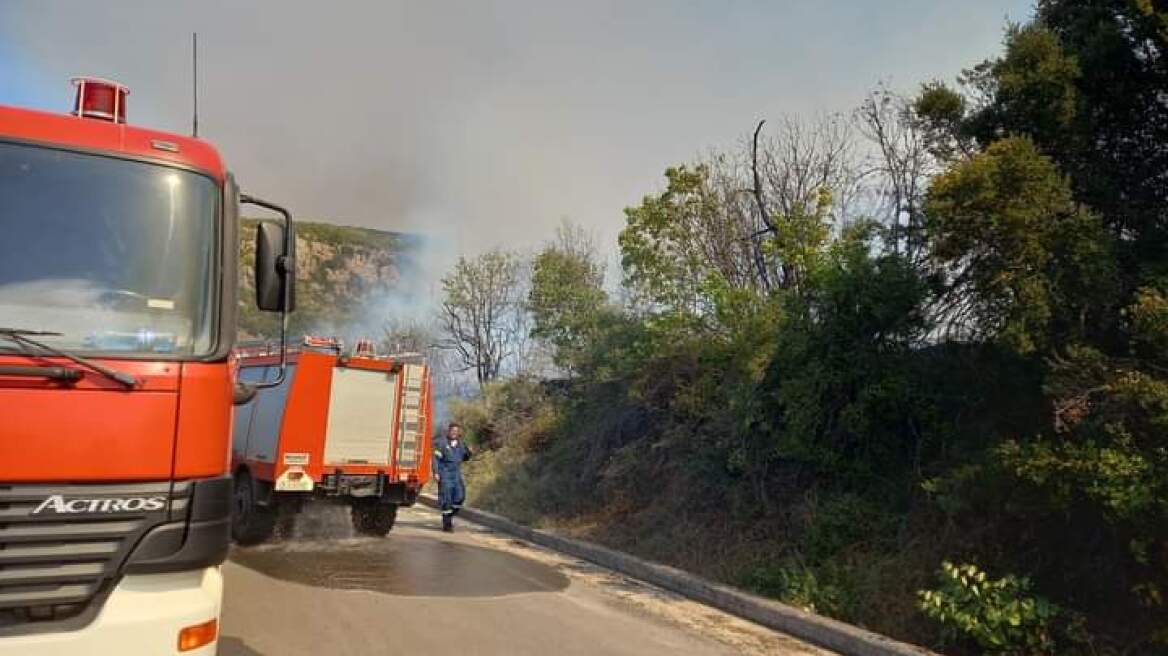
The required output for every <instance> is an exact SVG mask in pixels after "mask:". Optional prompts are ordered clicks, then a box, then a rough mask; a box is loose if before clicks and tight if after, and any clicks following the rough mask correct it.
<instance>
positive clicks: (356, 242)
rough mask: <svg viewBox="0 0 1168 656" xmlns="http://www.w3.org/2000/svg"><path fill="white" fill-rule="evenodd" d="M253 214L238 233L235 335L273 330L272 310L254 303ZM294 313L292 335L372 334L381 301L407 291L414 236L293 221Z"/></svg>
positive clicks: (417, 244)
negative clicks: (237, 296) (294, 257)
mask: <svg viewBox="0 0 1168 656" xmlns="http://www.w3.org/2000/svg"><path fill="white" fill-rule="evenodd" d="M256 222H257V220H256V219H244V220H243V227H242V231H241V233H242V234H241V237H240V261H241V268H242V272H241V275H240V300H239V335H240V337H241V338H243V339H251V338H256V337H273V336H275V335H277V334H278V331H279V325H278V323H277V315H272V314H267V313H263V312H260V311H259V310H257V309H256V307H255V281H254V277H253V266H254V262H255V228H256ZM296 231H297V233H296V256H297V272H296V282H297V288H296V303H297V305H296V311H295V312H294V313H293V314H292V316H291V317H290V323H289V331H290V333H291V334H292V335H299V334H305V333H321V334H329V335H333V334H336V335H341V336H342V337H348V338H351V337H352V336H353V335H355V334H362V333H369V334H377V332H378V331H379V330H380V326H381V324H382V322H383V321H384V320H385V316H383V315H384V313H385V308H386V307H387V304H388V303H390V302H392V301H393V300H394V299H396V298H400V297H402V296H403V295H406V293H407V292H409V291H410V290H409V289H406V288H404V287H403V284H402V282H403V278H407V277H408V276H410V275H411V273H412V272H413V270H414V267H415V264H416V255H417V252H418V250H419V248H420V245H421V239H420V238H419V237H417V236H414V235H407V234H402V233H396V232H387V231H383V230H373V229H369V228H356V227H350V226H338V225H333V224H331V223H320V222H311V221H297V222H296Z"/></svg>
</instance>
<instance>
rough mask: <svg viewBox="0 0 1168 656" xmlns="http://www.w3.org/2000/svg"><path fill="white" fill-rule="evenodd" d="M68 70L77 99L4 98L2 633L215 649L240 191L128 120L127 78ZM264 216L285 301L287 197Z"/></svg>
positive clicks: (262, 278) (201, 155) (159, 648)
mask: <svg viewBox="0 0 1168 656" xmlns="http://www.w3.org/2000/svg"><path fill="white" fill-rule="evenodd" d="M74 83H75V85H76V86H77V93H76V99H75V103H74V108H73V112H72V113H71V114H54V113H48V112H40V111H32V110H27V109H19V108H13V107H3V106H0V198H2V199H3V201H2V202H0V230H2V236H0V654H21V655H22V656H36V655H38V654H61V653H66V651H67V650H76V651H77V652H78V653H111V654H112V653H117V654H169V653H175V654H178V653H182V654H213V653H214V650H215V642H216V639H217V635H218V618H219V608H220V598H221V595H222V578H221V576H220V573H219V567H218V566H219V565H220V563H222V562H223V560H224V558H225V557H226V554H227V549H228V544H229V538H230V510H231V499H232V478H231V476H230V475H229V467H230V435H231V423H232V414H233V407H234V405H235V404H236V403H239V402H243V401H246V400H247V399H248V398H250V396H252V395H254V390H253V389H252V388H251V387H249V386H247V385H246V384H241V383H240V382H239V381H238V380H237V367H236V366H235V365H234V364H233V360H231V358H230V354H231V352H232V348H233V346H234V341H235V331H236V325H235V319H236V309H237V303H238V298H237V296H238V291H237V290H238V259H239V247H238V243H239V234H238V231H239V218H238V217H239V205H240V202H241V199H242V200H243V201H245V202H246V201H248V200H249V199H248V197H246V196H242V197H241V195H240V194H239V192H238V190H237V188H236V186H235V183H234V180H233V177H232V175H231V174H230V173H228V172H227V170H226V168H225V166H224V164H223V161H222V159H221V158H220V156H219V154H218V153H217V152H216V150H215V149H214V148H213V147H212V146H211V145H210V144H208V143H206V142H204V141H201V140H198V139H195V138H191V137H185V136H182V135H177V134H169V133H164V132H158V131H154V130H148V129H144V128H139V127H134V126H130V125H127V124H126V122H125V108H126V96H127V95H128V90H127V89H126V88H125V87H124V86H122V85H120V84H117V83H114V82H109V81H106V80H100V79H95V78H79V79H77V80H75V81H74ZM260 204H262V205H263V206H264V207H269V208H271V207H275V206H273V205H271V204H269V203H263V202H262V201H260ZM262 229H263V230H265V231H266V234H267V236H268V238H269V241H270V240H271V239H272V238H276V239H279V240H281V241H282V244H281V249H282V250H281V252H280V253H279V254H278V256H279V257H278V258H275V259H279V262H278V263H276V262H274V261H271V260H273V259H274V258H268V260H269V261H265V262H263V263H262V264H263V265H264V266H266V267H267V269H265V270H263V271H260V270H259V266H260V264H261V263H259V262H257V272H256V276H257V283H262V285H261V284H257V289H259V288H261V287H263V288H265V289H267V290H268V292H267V297H266V298H257V301H258V302H260V303H261V305H265V306H266V307H264V308H263V309H268V310H273V311H279V312H283V313H286V312H287V311H289V310H290V309H291V305H292V302H291V295H292V271H293V269H292V263H293V262H294V258H293V257H292V247H293V245H294V241H293V237H292V232H291V220H290V216H288V215H287V213H286V212H283V217H282V221H281V222H278V223H274V224H266V225H264V226H262ZM277 264H278V265H279V266H277ZM273 297H274V298H276V300H273Z"/></svg>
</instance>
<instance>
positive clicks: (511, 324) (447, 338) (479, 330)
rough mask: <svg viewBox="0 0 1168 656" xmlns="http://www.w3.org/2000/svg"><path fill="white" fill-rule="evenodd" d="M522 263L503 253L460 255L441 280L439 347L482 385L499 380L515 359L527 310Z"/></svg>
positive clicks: (510, 254)
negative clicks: (523, 298) (522, 279)
mask: <svg viewBox="0 0 1168 656" xmlns="http://www.w3.org/2000/svg"><path fill="white" fill-rule="evenodd" d="M520 282H521V280H520V260H519V258H518V257H517V256H516V255H514V254H512V253H507V252H504V251H501V250H497V249H496V250H492V251H489V252H487V253H483V254H482V255H479V256H477V257H475V258H473V259H467V258H465V257H460V258H459V259H458V263H457V264H455V266H454V269H453V270H452V271H451V272H450V273H448V274H447V275H446V276H445V277H444V278H442V290H443V293H444V298H443V301H442V307H441V309H440V311H439V324H440V328H441V332H442V335H441V337H440V338H439V340H438V343H437V344H438V346H439V348H442V349H445V350H447V351H450V352H453V353H454V354H455V355H456V356H457V360H458V361H459V362H460V363H461V365H462V367H461V371H464V372H466V371H474V373H475V378H476V380H477V381H478V383H479V386H480V387H482V386H483V385H484V384H486V383H488V382H490V381H492V380H494V379H496V378H498V377H499V374H500V373H501V372H502V371H503V369H504V364H505V362H506V361H507V360H508V359H509V358H512V357H514V356H515V355H516V338H517V336H518V332H519V331H520V330H521V329H522V326H520V325H517V323H518V321H517V319H519V318H520V315H521V314H525V312H524V311H523V303H522V289H521V286H520Z"/></svg>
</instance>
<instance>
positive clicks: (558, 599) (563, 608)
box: [219, 506, 827, 656]
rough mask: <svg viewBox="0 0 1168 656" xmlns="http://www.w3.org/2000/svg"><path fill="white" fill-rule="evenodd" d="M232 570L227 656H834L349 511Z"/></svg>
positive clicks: (427, 526) (557, 559) (223, 645)
mask: <svg viewBox="0 0 1168 656" xmlns="http://www.w3.org/2000/svg"><path fill="white" fill-rule="evenodd" d="M307 512H308V514H307V515H303V516H302V518H301V520H300V521H299V522H298V529H297V531H298V533H297V535H295V536H293V537H291V538H288V539H283V540H280V541H276V542H273V543H270V544H265V545H262V546H259V547H251V548H237V549H235V550H234V551H233V553H232V556H231V559H230V560H229V561H228V563H227V564H226V565H225V566H224V575H225V577H226V590H225V594H224V607H223V619H222V634H223V638H222V639H221V641H220V647H219V653H220V654H221V655H222V656H255V655H257V654H262V655H272V656H275V655H280V656H290V655H297V654H305V655H308V654H312V655H313V656H317V655H319V654H322V653H324V654H329V655H330V656H338V655H345V654H391V653H393V654H396V653H407V652H412V651H421V652H423V653H441V654H444V655H445V654H457V655H472V654H506V655H508V656H516V655H523V654H539V655H541V656H542V655H550V654H581V655H584V654H629V655H632V654H825V653H827V652H823V651H820V650H817V649H815V648H812V647H809V646H807V645H804V644H803V643H800V642H798V641H796V640H794V639H793V638H790V637H787V636H784V635H782V634H778V633H775V632H773V631H770V630H768V629H766V628H763V627H760V626H758V625H755V624H752V623H750V622H746V621H744V620H740V619H738V618H735V617H732V616H729V615H726V614H724V613H721V612H720V611H716V610H714V609H711V608H708V607H705V606H702V605H700V604H695V603H693V602H690V601H688V600H685V599H682V598H680V597H677V596H676V595H673V594H672V593H668V592H665V591H662V590H659V589H657V588H654V587H652V586H648V585H646V584H644V583H641V582H638V581H634V580H631V579H628V578H625V577H622V576H620V575H616V574H613V573H611V572H609V571H607V570H604V569H601V568H598V567H595V566H593V565H590V564H588V563H584V562H581V561H578V560H574V559H572V558H569V557H565V556H561V555H559V554H556V553H553V552H549V551H546V550H543V549H540V548H538V547H534V546H530V545H527V544H526V543H523V542H520V541H518V540H513V539H510V538H508V537H506V536H501V535H498V534H495V533H493V532H491V531H488V530H486V529H482V528H479V527H475V526H472V525H468V524H466V523H462V524H461V525H460V526H459V532H457V533H455V534H453V535H448V534H444V533H442V532H440V531H438V530H437V528H438V524H439V520H438V516H437V515H436V514H435V513H434V512H433V511H430V510H428V509H425V508H420V507H419V508H411V509H403V510H402V512H401V513H400V514H399V516H398V523H397V526H396V527H395V528H394V529H393V531H392V532H391V533H390V535H389V537H388V538H385V539H372V538H354V537H352V535H351V532H350V530H349V527H348V518H347V515H346V514H345V511H344V509H343V508H336V507H329V506H324V507H318V508H313V509H311V510H310V511H307Z"/></svg>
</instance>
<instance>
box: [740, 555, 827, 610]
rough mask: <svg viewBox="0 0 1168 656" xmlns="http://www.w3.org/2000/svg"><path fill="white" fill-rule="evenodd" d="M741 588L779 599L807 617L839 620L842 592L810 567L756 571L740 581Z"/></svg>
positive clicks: (770, 567)
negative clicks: (799, 610) (810, 614)
mask: <svg viewBox="0 0 1168 656" xmlns="http://www.w3.org/2000/svg"><path fill="white" fill-rule="evenodd" d="M740 584H741V585H742V586H743V587H744V588H747V589H749V590H753V591H755V592H757V593H759V594H763V595H766V596H768V597H774V598H776V599H779V600H780V601H782V602H783V603H786V604H790V605H792V606H795V607H796V608H801V609H803V610H805V611H807V612H809V613H819V614H822V615H831V616H833V617H838V616H839V614H840V607H841V591H840V590H839V588H838V587H837V586H835V585H832V584H830V583H827V582H825V581H824V580H823V579H822V578H820V577H819V576H817V575H816V573H815V572H814V571H813V570H812V569H811V568H809V567H806V566H804V565H800V564H797V563H793V562H787V563H782V564H777V565H766V566H761V567H756V568H755V569H754V570H753V571H751V572H750V573H749V574H748V575H746V576H745V577H743V579H742V581H741V583H740Z"/></svg>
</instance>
